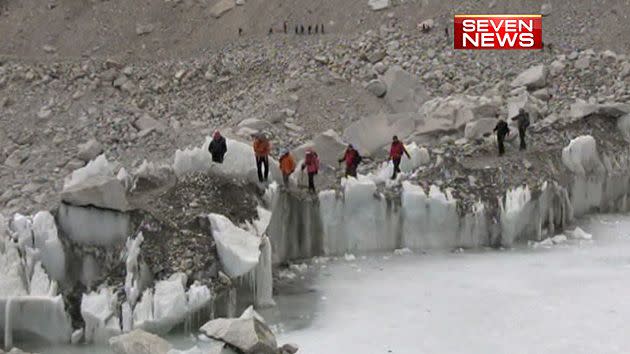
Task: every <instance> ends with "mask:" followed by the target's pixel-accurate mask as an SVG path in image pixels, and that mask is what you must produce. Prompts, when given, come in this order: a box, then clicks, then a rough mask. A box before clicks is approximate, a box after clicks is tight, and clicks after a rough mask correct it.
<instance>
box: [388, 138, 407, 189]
mask: <svg viewBox="0 0 630 354" xmlns="http://www.w3.org/2000/svg"><path fill="white" fill-rule="evenodd" d="M403 154H405V155H407V158H408V159H410V158H411V156H410V155H409V152H407V149H406V148H405V145H403V143H402V142H401V141H400V140H398V136H396V135H394V137H393V138H392V146H391V148H390V149H389V158H390V159H391V160H392V163H393V164H394V173H393V174H392V179H396V176H398V174H399V173H400V172H401V171H400V161H401V160H402V156H403Z"/></svg>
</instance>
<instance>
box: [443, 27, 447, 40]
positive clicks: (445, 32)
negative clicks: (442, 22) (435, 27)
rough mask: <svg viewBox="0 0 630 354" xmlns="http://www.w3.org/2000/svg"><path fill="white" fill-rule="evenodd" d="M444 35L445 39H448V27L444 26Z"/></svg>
mask: <svg viewBox="0 0 630 354" xmlns="http://www.w3.org/2000/svg"><path fill="white" fill-rule="evenodd" d="M444 35H445V36H446V39H448V27H444Z"/></svg>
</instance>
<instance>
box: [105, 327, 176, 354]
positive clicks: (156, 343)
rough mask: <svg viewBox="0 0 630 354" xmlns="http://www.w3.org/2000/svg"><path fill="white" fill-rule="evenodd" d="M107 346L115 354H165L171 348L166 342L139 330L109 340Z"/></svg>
mask: <svg viewBox="0 0 630 354" xmlns="http://www.w3.org/2000/svg"><path fill="white" fill-rule="evenodd" d="M109 346H110V347H111V348H112V351H113V352H114V353H116V354H167V353H168V352H169V350H171V348H172V346H171V344H170V343H169V342H167V341H166V340H164V339H162V338H160V337H158V336H156V335H154V334H151V333H147V332H145V331H143V330H140V329H136V330H134V331H131V332H129V333H126V334H122V335H119V336H116V337H113V338H110V339H109Z"/></svg>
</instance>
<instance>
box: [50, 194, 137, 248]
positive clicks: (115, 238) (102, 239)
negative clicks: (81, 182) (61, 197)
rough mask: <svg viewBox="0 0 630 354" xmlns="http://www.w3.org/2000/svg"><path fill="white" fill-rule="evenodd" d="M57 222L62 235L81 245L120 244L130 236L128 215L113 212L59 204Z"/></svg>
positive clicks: (106, 245)
mask: <svg viewBox="0 0 630 354" xmlns="http://www.w3.org/2000/svg"><path fill="white" fill-rule="evenodd" d="M57 220H58V222H59V228H60V229H61V230H62V231H63V233H64V234H65V235H67V236H68V237H70V239H72V240H73V241H74V242H77V243H79V244H81V245H95V246H105V247H108V246H112V245H115V244H122V243H123V242H124V241H125V239H127V237H128V236H129V235H130V234H131V220H130V217H129V214H127V213H121V212H117V211H113V210H104V209H99V208H93V207H77V206H73V205H68V204H65V203H61V204H60V206H59V213H58V215H57Z"/></svg>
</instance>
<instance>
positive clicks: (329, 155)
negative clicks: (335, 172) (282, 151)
mask: <svg viewBox="0 0 630 354" xmlns="http://www.w3.org/2000/svg"><path fill="white" fill-rule="evenodd" d="M309 148H311V149H313V150H315V151H316V152H317V155H318V156H319V160H320V161H321V163H322V164H326V165H329V166H336V165H337V162H338V159H339V158H340V157H341V156H342V155H343V152H344V151H345V149H346V144H345V143H344V141H343V140H342V139H341V137H340V136H339V134H337V133H336V132H335V131H334V130H332V129H329V130H327V131H325V132H323V133H321V134H319V135H317V136H316V137H315V138H313V140H311V141H309V142H306V143H304V144H302V145H300V146H299V147H297V148H296V149H295V150H293V152H292V154H293V157H294V158H295V161H300V160H302V159H304V156H305V155H306V150H307V149H309Z"/></svg>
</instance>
